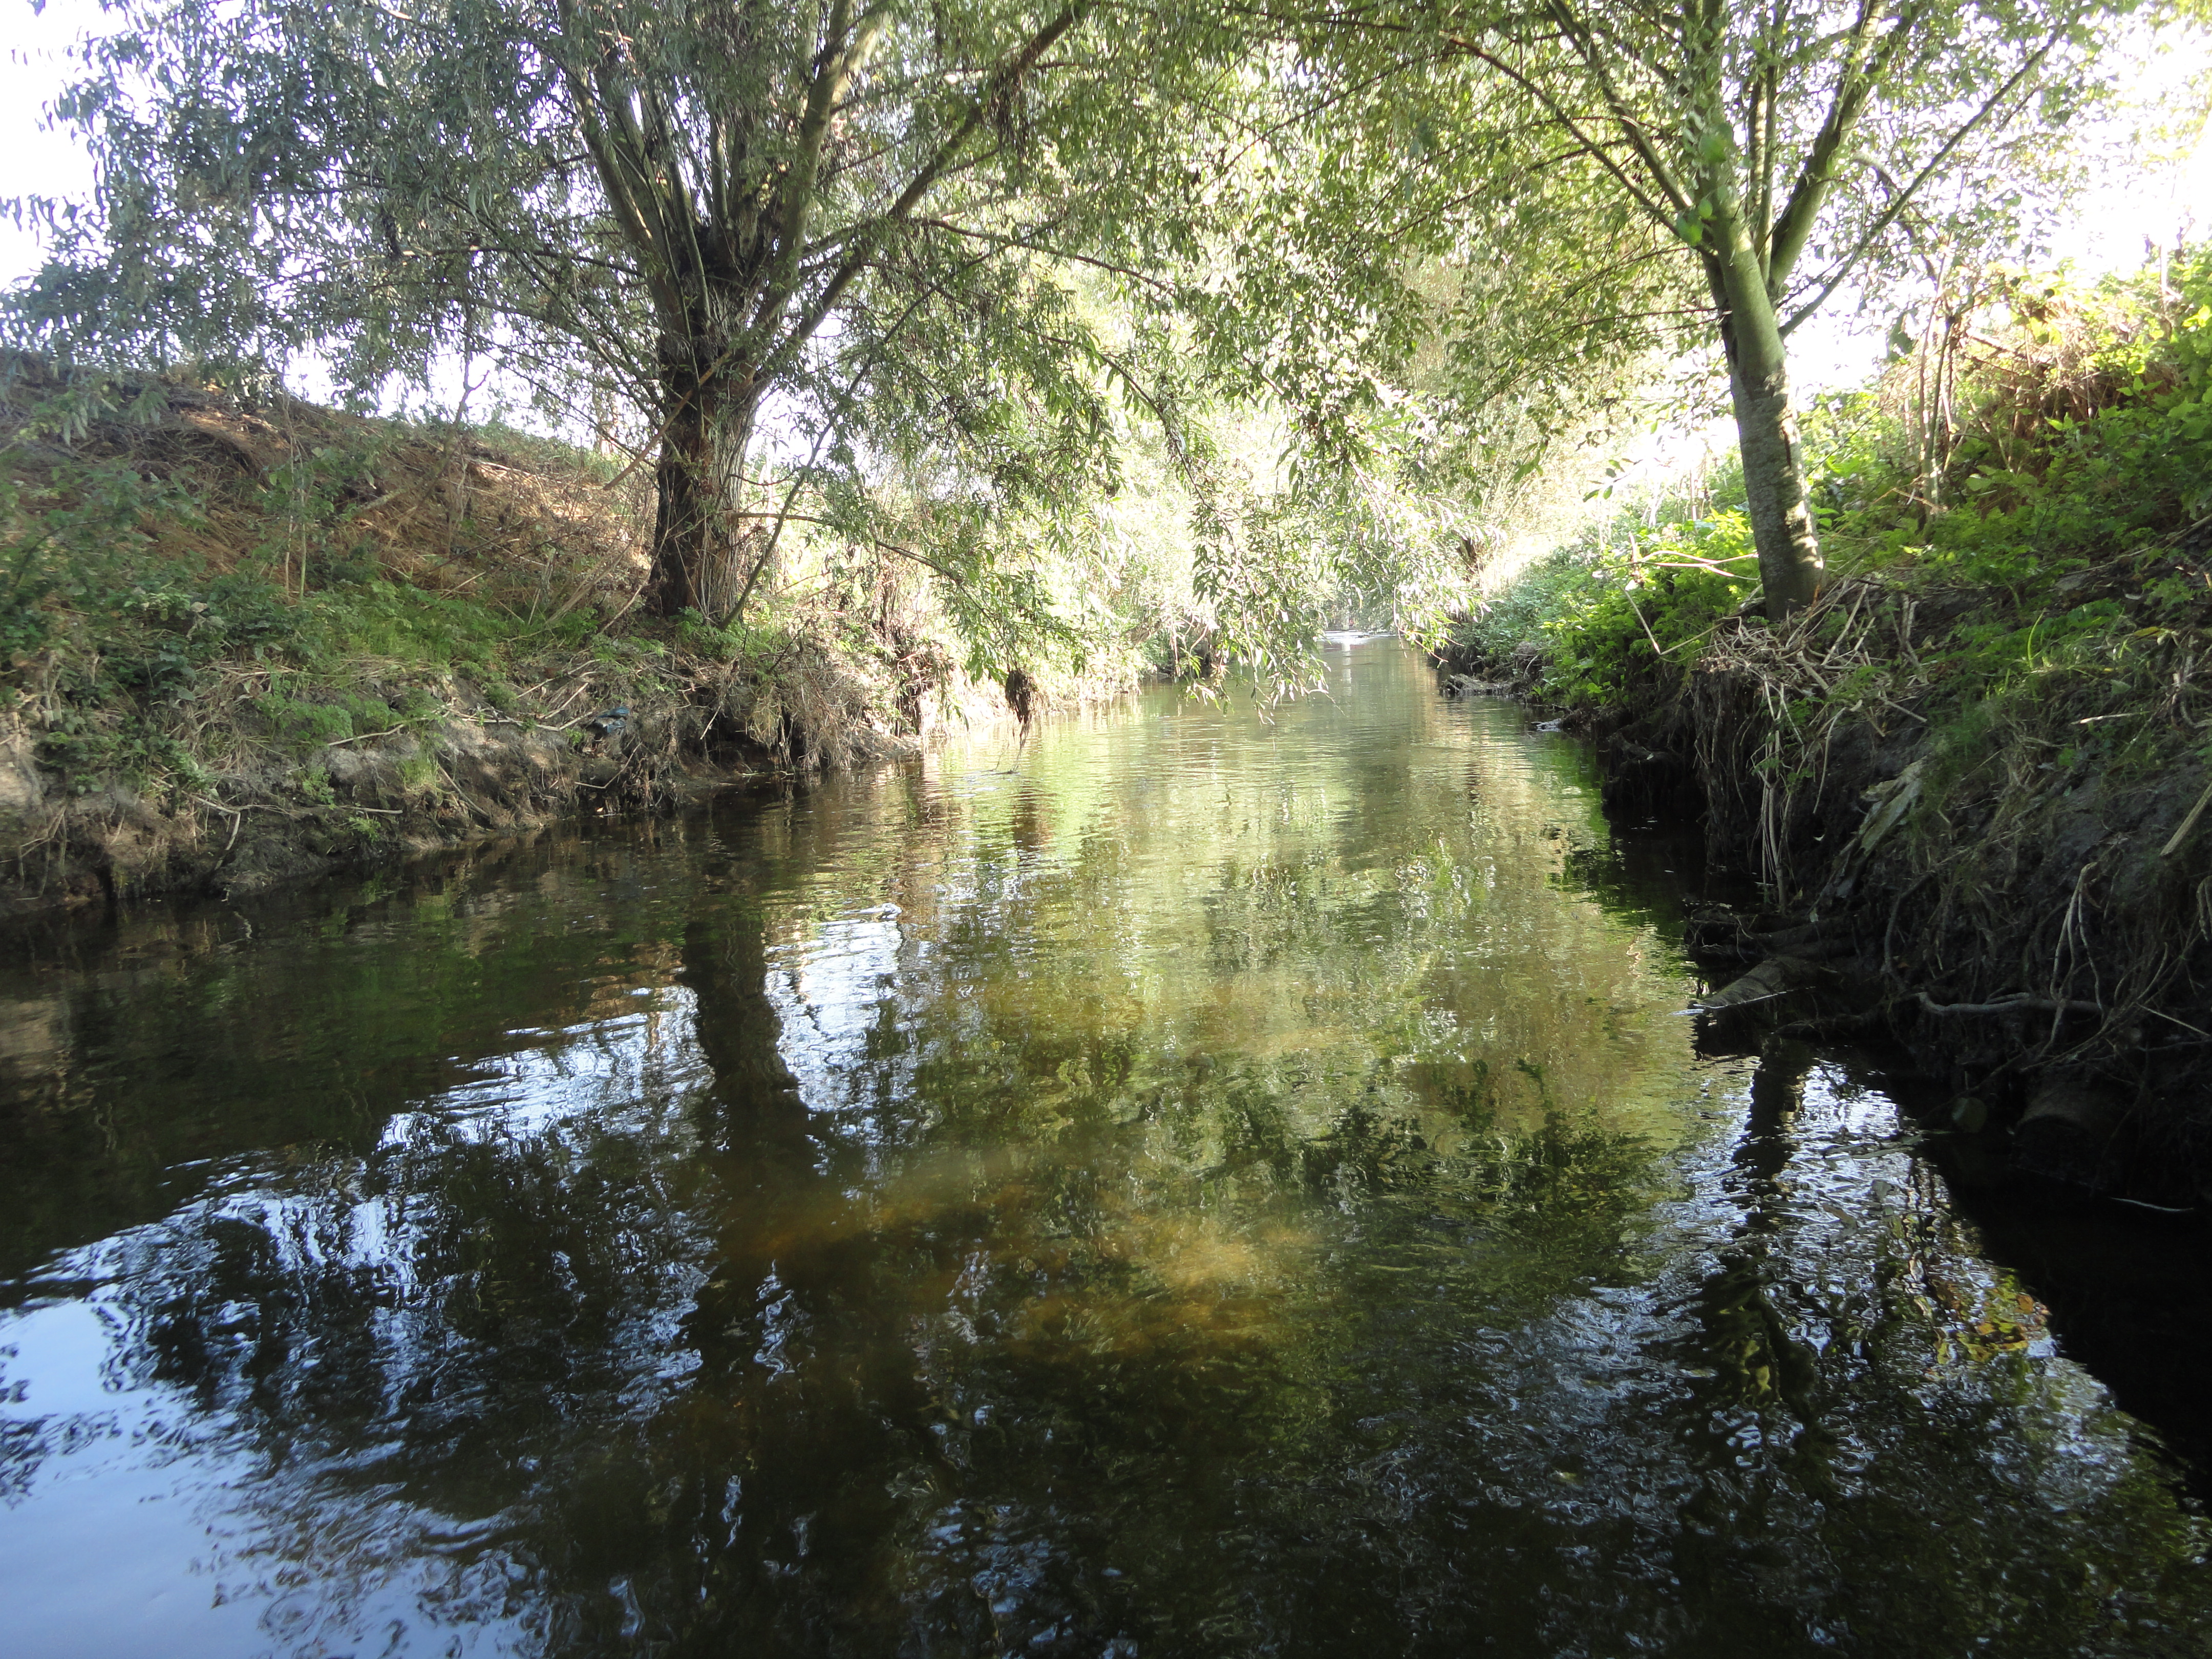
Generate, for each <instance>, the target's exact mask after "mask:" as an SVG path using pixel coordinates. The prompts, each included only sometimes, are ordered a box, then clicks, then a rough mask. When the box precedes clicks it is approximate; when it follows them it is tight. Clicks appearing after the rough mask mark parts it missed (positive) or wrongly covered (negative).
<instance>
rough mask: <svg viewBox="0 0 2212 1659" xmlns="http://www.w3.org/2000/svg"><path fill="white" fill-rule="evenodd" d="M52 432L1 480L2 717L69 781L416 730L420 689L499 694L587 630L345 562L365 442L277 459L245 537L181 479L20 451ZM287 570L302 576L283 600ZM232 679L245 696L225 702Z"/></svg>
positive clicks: (174, 776) (114, 779)
mask: <svg viewBox="0 0 2212 1659" xmlns="http://www.w3.org/2000/svg"><path fill="white" fill-rule="evenodd" d="M51 438H52V433H51V432H50V431H45V430H42V429H41V428H39V427H38V426H37V425H36V423H33V424H31V425H29V426H27V428H25V429H24V431H23V432H21V433H19V435H18V439H17V441H16V443H15V445H14V446H12V447H11V448H10V450H9V452H8V453H7V454H6V456H5V459H6V461H7V463H8V465H6V468H5V471H0V714H12V715H14V716H15V718H16V719H18V720H21V721H22V722H23V723H24V725H25V726H27V728H28V730H29V732H30V733H31V735H32V738H33V746H34V752H35V753H36V755H37V757H38V758H39V760H40V762H41V763H43V764H44V765H46V766H47V767H49V768H51V769H54V770H55V771H57V772H58V773H60V774H61V775H62V776H63V778H64V780H65V781H66V782H67V785H68V787H69V788H70V790H71V791H72V792H73V793H88V792H90V791H92V790H94V789H97V788H100V787H104V786H106V785H107V784H109V783H118V782H119V783H122V784H125V785H127V786H129V787H134V788H145V787H157V786H159V787H179V788H187V789H192V790H202V791H204V790H205V789H207V788H209V787H211V785H210V775H209V771H208V768H209V765H210V763H212V762H214V761H216V760H217V759H219V758H220V751H221V750H222V749H223V747H224V746H225V744H224V741H223V740H224V738H227V737H234V736H236V735H238V734H239V733H240V732H241V731H243V732H246V734H247V735H250V736H251V737H252V738H255V739H257V740H259V741H263V742H265V743H268V744H273V745H274V746H275V747H276V750H279V751H280V752H281V753H284V754H294V755H299V754H305V753H307V751H309V750H313V749H314V748H316V747H319V746H320V745H322V744H328V743H331V742H334V741H339V740H343V739H349V738H356V737H361V736H365V735H368V734H370V733H373V732H391V731H395V730H404V729H408V728H410V727H411V728H418V729H419V728H421V727H422V726H425V725H427V724H428V723H429V722H430V721H432V720H435V719H436V718H437V717H438V716H439V715H440V714H441V713H442V707H443V706H442V703H441V701H440V699H439V698H438V697H437V696H435V695H434V693H433V692H432V691H431V690H429V689H428V685H427V684H426V682H428V681H430V680H435V678H438V677H441V676H444V675H448V674H452V673H456V672H459V673H465V674H468V675H470V676H471V677H473V678H476V679H477V680H478V681H479V682H480V683H482V684H484V685H485V686H486V687H487V688H489V689H491V690H492V691H493V693H494V700H495V701H496V696H497V692H498V690H500V689H501V688H508V689H511V681H512V678H513V673H514V671H515V667H514V665H515V663H516V661H517V659H519V658H520V657H521V656H523V655H525V654H526V653H543V652H544V651H546V650H548V649H550V648H559V647H568V648H572V649H573V648H574V647H577V646H579V645H580V643H581V642H582V641H583V640H584V638H585V637H586V635H587V634H588V633H589V632H590V630H591V629H592V628H593V626H594V625H595V624H596V623H598V622H599V618H598V617H595V616H594V615H592V613H590V612H588V611H574V612H571V613H569V614H568V615H566V616H563V617H558V618H556V619H554V620H552V621H551V622H549V623H532V622H531V621H530V620H529V619H527V618H522V617H515V616H513V615H512V614H509V613H507V611H502V610H501V609H499V608H497V607H494V606H489V605H484V604H482V603H480V602H477V601H476V600H473V599H471V598H470V597H468V596H466V595H464V594H459V593H452V592H435V591H430V590H428V589H424V588H421V587H416V586H410V585H409V584H407V583H404V582H401V581H396V580H389V579H387V578H386V577H385V576H384V575H382V574H377V573H376V572H375V570H374V566H373V565H370V564H365V563H364V562H362V560H361V559H360V558H359V557H358V556H351V557H349V556H348V550H349V549H351V548H353V547H354V546H356V532H355V530H354V528H353V527H352V526H351V525H350V524H349V522H348V520H347V517H346V515H345V514H344V513H340V512H336V511H333V510H331V509H332V503H333V501H335V500H336V499H337V492H338V491H339V489H341V488H342V486H343V483H344V481H345V480H347V479H348V478H349V477H352V476H353V475H354V474H355V473H357V472H358V471H360V470H361V468H362V466H363V465H366V464H367V463H366V462H365V461H364V459H363V458H362V455H360V454H357V453H350V452H340V451H337V450H334V449H327V448H326V449H322V450H317V451H314V452H313V453H309V454H307V455H305V456H303V457H301V459H299V460H298V461H296V462H294V463H289V464H288V465H286V466H285V467H283V468H281V469H277V470H276V472H275V474H274V475H273V476H272V477H271V478H270V480H269V481H268V483H266V484H265V485H264V487H263V488H262V489H260V490H259V492H258V497H259V499H258V501H257V503H256V505H257V506H258V507H260V508H261V509H262V511H261V513H260V514H259V516H258V519H257V520H254V522H255V523H256V526H257V529H256V532H255V533H254V534H253V536H252V539H251V541H250V544H247V545H246V546H244V547H240V546H238V545H236V544H235V536H236V531H235V526H217V525H216V523H214V522H213V520H211V517H210V505H209V501H208V499H207V496H206V495H205V493H204V490H203V489H201V488H199V487H198V486H197V483H195V481H194V480H193V478H192V477H191V475H190V474H189V473H187V472H185V471H177V472H173V473H169V474H167V475H164V474H163V473H161V472H159V471H151V470H149V469H147V468H145V467H144V466H143V465H141V464H139V463H137V462H136V461H134V459H132V458H131V457H129V456H127V455H125V456H117V455H106V456H97V455H95V456H94V457H92V458H89V459H85V458H82V457H81V456H79V455H76V454H70V453H66V452H65V453H64V454H63V456H62V458H61V459H55V458H54V457H53V456H52V455H50V454H40V453H35V452H36V451H37V449H38V447H40V445H41V444H45V443H47V442H48V441H50V440H51ZM303 498H304V499H305V500H306V501H307V507H306V508H305V510H301V501H302V499H303ZM280 507H281V508H283V509H284V510H283V511H282V512H280V511H279V510H278V509H279V508H280ZM226 532H228V534H229V536H230V537H231V538H232V544H230V545H226V544H225V538H226ZM226 567H228V568H226ZM302 570H305V571H312V572H313V573H314V575H315V577H316V582H315V585H313V586H303V589H302V590H301V591H295V587H294V586H293V581H294V574H293V573H294V572H295V571H302ZM226 676H228V678H230V679H231V680H233V681H236V682H238V683H239V684H240V685H242V686H244V687H245V688H246V689H245V690H244V691H243V693H242V695H240V696H236V697H230V696H220V695H219V694H221V693H222V690H223V689H224V685H225V681H226ZM218 704H220V705H221V706H218ZM241 710H251V711H252V715H253V716H255V717H256V718H255V719H253V720H245V721H242V722H241V720H240V711H241Z"/></svg>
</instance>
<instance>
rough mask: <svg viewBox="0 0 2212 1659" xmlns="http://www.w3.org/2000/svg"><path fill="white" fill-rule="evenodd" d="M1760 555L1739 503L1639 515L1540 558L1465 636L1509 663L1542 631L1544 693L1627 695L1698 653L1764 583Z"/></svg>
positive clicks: (1550, 697) (1490, 657) (1598, 699)
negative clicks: (1703, 515)
mask: <svg viewBox="0 0 2212 1659" xmlns="http://www.w3.org/2000/svg"><path fill="white" fill-rule="evenodd" d="M1756 560H1757V555H1756V554H1755V552H1754V551H1753V548H1752V544H1751V525H1750V521H1749V520H1747V518H1746V517H1745V516H1744V514H1743V513H1742V512H1741V511H1740V510H1736V509H1728V510H1723V511H1719V512H1717V513H1714V514H1713V516H1712V517H1711V518H1707V519H1680V520H1674V521H1672V522H1662V523H1660V524H1656V525H1646V524H1644V523H1643V522H1641V521H1640V520H1638V519H1636V518H1635V517H1634V516H1632V515H1631V516H1628V517H1626V518H1625V519H1624V520H1622V521H1620V522H1618V523H1615V524H1613V525H1609V526H1605V527H1603V528H1602V529H1601V530H1599V531H1597V532H1593V533H1592V534H1591V535H1590V536H1589V537H1586V538H1584V539H1583V541H1582V542H1581V543H1580V544H1577V545H1574V546H1571V547H1566V548H1562V549H1560V550H1558V551H1556V552H1554V553H1553V554H1551V555H1550V556H1547V557H1546V558H1544V559H1541V560H1539V561H1538V562H1536V563H1535V564H1534V565H1533V566H1531V567H1530V568H1529V569H1528V572H1527V573H1526V574H1524V575H1523V576H1522V578H1521V580H1519V581H1518V582H1516V583H1515V584H1514V586H1511V587H1510V588H1508V589H1507V590H1506V591H1505V592H1504V593H1503V594H1502V595H1501V596H1500V597H1499V598H1498V600H1497V601H1496V602H1494V603H1493V604H1492V605H1488V606H1486V608H1485V609H1484V610H1483V611H1480V613H1479V614H1477V615H1475V616H1474V617H1471V618H1469V619H1468V621H1467V622H1465V623H1462V625H1461V627H1460V629H1459V630H1458V643H1459V644H1460V647H1461V648H1462V651H1464V652H1467V653H1470V654H1472V655H1473V656H1474V658H1475V659H1476V660H1478V661H1480V662H1484V663H1487V664H1490V665H1493V666H1494V667H1496V668H1499V669H1503V668H1504V667H1505V666H1506V665H1509V664H1510V660H1511V659H1512V656H1513V653H1514V652H1515V650H1516V647H1519V646H1520V645H1521V644H1522V641H1534V642H1536V643H1537V644H1538V645H1540V646H1541V647H1542V656H1541V668H1540V673H1541V678H1540V679H1539V681H1538V682H1537V684H1536V686H1535V688H1534V690H1535V691H1536V693H1537V695H1538V696H1541V698H1542V699H1543V700H1544V701H1545V702H1550V703H1554V704H1557V705H1559V706H1561V707H1564V708H1570V709H1578V710H1579V709H1591V708H1601V707H1606V706H1610V705H1617V704H1620V703H1622V702H1627V701H1631V700H1632V699H1636V698H1638V697H1639V696H1641V695H1642V694H1643V693H1644V691H1645V690H1646V689H1647V687H1648V686H1649V685H1650V683H1651V682H1652V680H1653V679H1654V678H1655V676H1656V675H1659V674H1661V673H1662V672H1663V671H1667V670H1672V671H1680V669H1681V668H1682V667H1684V666H1685V665H1686V664H1688V663H1690V662H1692V661H1694V660H1695V659H1696V653H1697V647H1698V642H1699V641H1701V640H1702V639H1704V638H1705V635H1707V634H1709V633H1711V630H1712V627H1713V624H1714V623H1716V622H1717V621H1718V620H1719V619H1720V618H1721V617H1725V616H1728V615H1730V614H1731V613H1733V612H1735V611H1736V610H1737V609H1738V608H1739V607H1741V605H1743V603H1744V601H1745V600H1746V599H1747V598H1748V597H1749V596H1750V595H1751V594H1752V593H1753V592H1754V591H1755V590H1756V588H1757V586H1758V582H1757V577H1756V572H1757V562H1756Z"/></svg>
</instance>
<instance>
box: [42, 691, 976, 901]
mask: <svg viewBox="0 0 2212 1659" xmlns="http://www.w3.org/2000/svg"><path fill="white" fill-rule="evenodd" d="M420 689H421V688H420V687H419V686H410V691H415V692H418V693H419V690H420ZM439 690H440V691H441V702H442V703H443V704H444V708H443V712H442V714H441V716H440V717H438V718H435V719H431V720H421V719H419V718H418V719H416V720H411V721H410V720H404V719H403V717H402V716H401V714H399V713H398V712H395V714H394V716H393V722H394V724H393V728H392V730H390V731H386V732H374V733H370V734H368V735H365V736H363V737H361V738H349V739H342V740H339V741H337V742H332V743H329V744H322V745H319V746H316V747H313V748H310V749H306V750H301V749H300V748H299V747H297V746H296V745H294V746H291V747H289V748H282V749H279V748H276V747H270V748H268V749H266V750H264V751H262V752H261V753H260V754H259V755H258V757H252V758H251V759H249V760H247V761H246V762H245V763H241V764H240V765H237V766H235V767H234V768H232V769H228V770H226V771H225V772H224V773H223V774H222V775H221V776H220V777H217V778H215V779H212V780H210V781H208V782H206V783H205V784H204V786H202V787H191V786H187V785H179V784H171V785H169V786H167V787H163V788H161V789H160V790H158V791H152V790H149V791H143V792H142V791H138V790H134V789H131V788H129V787H124V786H121V785H117V784H112V783H110V784H106V785H105V786H103V787H94V788H91V789H85V788H82V787H74V788H73V787H72V785H71V781H70V778H69V777H68V776H67V775H66V774H65V773H64V772H63V771H61V770H59V769H56V768H53V767H52V766H49V765H46V764H44V763H42V762H41V760H40V753H39V747H38V744H37V741H36V737H37V734H36V733H35V732H33V730H31V729H30V728H29V727H28V726H27V725H26V724H25V723H24V722H23V721H22V720H21V719H20V718H19V719H16V720H12V721H10V722H9V725H8V727H7V729H5V730H4V731H0V921H5V920H9V919H13V918H19V917H26V916H31V915H40V914H45V913H51V912H56V911H64V910H68V909H71V908H84V907H88V906H99V905H103V904H109V903H112V902H116V901H118V900H119V899H124V898H127V897H137V896H149V897H150V896H161V895H173V894H175V895H183V894H197V895H205V896H213V897H216V898H222V899H230V898H238V897H245V896H251V895H254V894H258V893H262V892H265V891H267V890H270V889H271V888H275V887H277V886H280V885H283V884H290V883H296V882H301V881H307V880H312V879H314V878H319V877H322V876H327V875H331V874H335V873H339V872H352V871H359V870H363V869H368V868H372V867H375V866H382V865H389V864H394V863H399V862H404V861H406V860H411V859H416V858H420V857H423V856H426V855H428V854H436V853H440V852H443V851H448V850H451V849H454V848H463V847H470V846H474V845H477V844H479V843H483V842H492V841H496V840H501V839H503V838H509V837H513V836H528V835H531V834H534V833H536V832H538V831H540V830H543V829H546V828H548V827H550V826H551V825H554V824H556V823H561V822H563V821H565V820H569V819H574V818H577V817H583V816H586V815H591V814H598V813H605V812H609V811H657V810H667V809H672V808H675V807H678V806H681V805H685V804H688V803H690V802H694V801H697V800H701V799H705V798H707V797H708V796H710V795H713V794H716V793H720V792H723V791H726V790H730V789H737V788H744V787H771V786H775V785H778V784H780V783H783V782H787V781H789V780H791V779H792V778H793V777H795V776H799V775H804V774H806V773H809V772H812V771H817V770H819V769H823V767H825V766H829V767H838V766H848V765H852V764H855V763H863V762H866V761H872V760H878V759H887V758H892V757H896V756H899V755H902V754H906V753H910V752H913V751H914V750H915V749H916V748H918V747H919V746H920V745H921V743H922V742H924V741H925V740H926V735H927V732H928V731H929V730H930V729H931V728H932V726H934V725H935V724H937V723H939V721H941V720H945V719H948V718H950V719H957V720H963V721H967V722H973V721H975V720H991V719H994V718H1005V719H1011V718H1013V714H1012V711H1011V710H1010V709H1009V708H1006V705H1005V702H1004V701H1003V698H1002V696H1001V694H1000V688H997V687H981V688H975V689H973V690H972V691H971V693H970V694H969V695H968V696H964V697H963V698H960V699H957V700H956V699H953V698H951V697H947V698H945V699H944V700H943V702H944V703H945V706H944V707H943V708H939V707H937V706H936V704H937V703H938V702H939V700H938V699H935V698H932V699H931V700H930V702H931V706H930V707H928V708H920V707H918V708H915V709H914V710H913V711H912V713H913V715H914V719H913V720H912V721H911V725H910V727H909V729H906V730H900V729H896V728H895V727H893V726H890V725H889V724H888V723H886V722H885V721H884V720H881V719H879V718H873V717H872V715H871V714H870V711H869V709H868V708H867V707H866V702H867V701H868V698H867V696H866V688H853V689H852V690H853V696H852V698H851V699H850V702H851V706H850V707H833V706H824V707H821V708H809V709H808V710H807V711H806V712H807V718H806V719H805V720H801V719H800V718H799V716H798V714H796V713H795V712H793V711H792V710H788V709H787V710H784V711H781V712H778V713H776V714H775V718H773V719H772V720H766V721H763V719H762V718H761V714H762V713H763V711H762V709H761V708H759V706H758V701H759V697H760V695H761V694H760V690H759V688H757V687H750V686H747V685H744V684H738V683H737V682H736V681H735V680H732V681H730V682H728V683H726V684H724V685H722V686H720V687H719V688H713V687H709V688H708V689H707V690H706V691H705V692H704V693H702V691H701V690H700V688H698V687H694V688H693V689H692V693H691V695H689V696H680V697H676V698H670V699H665V700H659V701H648V700H647V697H646V696H642V695H641V694H640V693H638V692H636V691H635V690H626V689H623V688H622V687H619V686H617V687H615V688H612V689H610V688H605V687H599V686H594V685H593V684H591V682H590V678H589V677H588V675H585V674H579V675H578V676H577V677H576V680H575V684H573V685H571V686H569V687H568V688H566V690H565V693H564V696H562V699H560V700H561V701H564V702H567V703H568V705H569V708H571V709H573V708H581V709H583V710H584V711H586V712H584V713H581V714H576V713H573V712H569V713H566V714H563V711H562V710H560V709H558V708H549V709H548V710H547V711H546V712H545V713H544V714H541V715H537V716H532V715H519V714H512V713H508V712H506V711H504V710H502V709H501V708H495V707H494V706H493V705H492V704H491V703H489V702H486V701H484V700H483V699H482V698H480V697H478V696H475V695H474V693H473V690H472V688H471V687H470V686H469V685H468V684H467V683H466V682H465V681H462V680H456V679H450V678H449V679H448V680H447V681H446V682H445V683H444V684H442V685H441V687H440V688H439ZM586 694H589V695H586ZM623 699H630V700H629V701H625V700H623ZM398 701H399V700H398V699H395V702H398ZM547 701H548V702H549V703H550V702H554V701H555V700H554V699H552V698H550V697H549V698H548V700H547ZM877 701H880V699H877ZM556 715H562V717H560V718H556Z"/></svg>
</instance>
